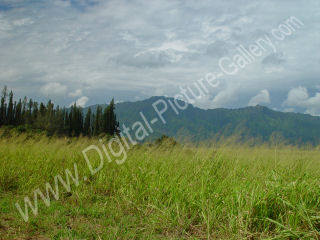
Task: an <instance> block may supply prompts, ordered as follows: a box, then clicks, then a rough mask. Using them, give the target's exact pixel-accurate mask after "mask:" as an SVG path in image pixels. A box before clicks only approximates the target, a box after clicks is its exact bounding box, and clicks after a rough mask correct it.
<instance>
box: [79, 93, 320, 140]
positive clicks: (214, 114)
mask: <svg viewBox="0 0 320 240" xmlns="http://www.w3.org/2000/svg"><path fill="white" fill-rule="evenodd" d="M159 99H162V100H164V101H165V102H167V103H168V101H169V100H170V101H171V102H173V99H172V98H171V99H170V98H166V97H152V98H149V99H145V100H142V101H137V102H123V103H118V104H116V113H117V116H118V117H119V122H120V127H122V124H125V125H126V126H131V125H132V124H133V123H134V122H135V121H138V120H140V121H141V116H140V114H139V112H143V114H144V115H145V116H146V118H147V119H148V120H149V121H150V120H151V119H154V118H155V117H158V116H157V113H156V112H155V110H154V109H153V107H152V104H153V103H154V102H156V101H157V100H159ZM167 105H168V110H167V111H166V112H165V113H164V114H163V117H164V118H165V120H166V124H163V123H162V122H161V121H158V122H157V123H155V124H153V125H152V128H153V130H154V133H153V134H152V135H150V138H151V140H155V139H156V138H159V137H161V135H162V134H166V135H168V136H172V137H175V138H177V139H187V140H188V141H192V142H200V141H207V140H212V139H216V140H217V141H219V140H223V139H224V138H226V137H230V136H238V139H239V141H242V142H246V141H247V140H249V139H254V140H255V142H256V143H263V142H274V141H282V142H286V143H287V144H294V145H301V144H302V145H303V144H307V143H309V144H312V145H318V144H320V117H315V116H311V115H307V114H301V113H285V112H278V111H273V110H271V109H269V108H267V107H263V106H256V107H245V108H240V109H224V108H217V109H208V110H204V109H200V108H197V107H194V106H193V105H191V104H189V105H188V108H187V109H185V110H180V111H179V115H177V114H176V113H175V112H174V110H173V109H172V108H171V107H170V104H169V103H168V104H167ZM92 108H95V106H93V107H92ZM84 110H85V111H86V109H84Z"/></svg>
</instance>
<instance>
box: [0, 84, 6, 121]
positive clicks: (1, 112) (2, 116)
mask: <svg viewBox="0 0 320 240" xmlns="http://www.w3.org/2000/svg"><path fill="white" fill-rule="evenodd" d="M7 96H8V89H7V86H4V88H3V90H2V96H1V104H0V126H1V125H4V124H5V123H6V111H7V110H6V100H7Z"/></svg>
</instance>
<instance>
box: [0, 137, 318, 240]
mask: <svg viewBox="0 0 320 240" xmlns="http://www.w3.org/2000/svg"><path fill="white" fill-rule="evenodd" d="M92 143H95V144H98V141H97V139H91V140H90V139H87V138H80V139H63V138H50V139H49V138H47V137H45V136H41V135H39V136H36V135H33V136H28V135H27V134H22V135H14V134H13V135H12V134H11V136H10V137H8V136H7V137H2V138H1V139H0V239H320V178H319V177H320V164H319V163H320V151H319V148H309V149H307V148H299V149H298V148H296V147H291V146H281V147H280V146H278V147H270V146H267V145H263V146H256V147H248V146H246V145H237V144H232V145H230V144H228V145H223V144H219V145H216V144H215V145H212V146H211V147H208V146H203V147H201V146H198V147H193V146H191V145H189V146H187V145H186V146H181V145H176V146H171V145H170V144H166V143H164V144H163V145H161V146H147V145H144V146H138V147H135V148H134V149H132V150H130V151H129V152H128V158H127V160H126V162H125V163H124V164H122V165H118V164H116V163H115V162H114V161H113V162H111V163H109V162H107V161H106V162H105V164H104V167H103V169H101V170H100V172H98V173H97V174H96V175H94V176H91V177H88V179H87V180H84V179H83V177H84V176H90V172H89V169H88V166H87V164H86V162H85V160H84V157H83V155H82V153H81V151H82V150H83V149H85V148H86V147H88V146H89V145H90V144H92ZM92 158H93V156H92ZM95 158H96V159H95V160H97V156H95ZM74 163H76V164H77V170H78V174H79V181H80V182H79V185H78V186H75V184H73V182H72V180H71V184H70V185H71V191H70V193H68V192H67V191H66V190H63V186H62V185H61V184H60V185H59V188H60V199H59V200H53V199H54V198H53V195H51V198H52V199H51V202H50V206H49V207H47V206H46V205H45V203H44V202H43V201H42V200H41V198H39V200H38V205H39V209H38V214H37V216H34V215H33V214H32V211H31V210H29V221H28V222H25V221H24V220H23V218H22V217H21V215H20V214H19V212H18V210H17V208H16V206H15V203H16V202H18V203H19V204H20V205H21V206H23V207H22V208H23V209H24V197H25V196H29V197H30V199H31V201H32V199H33V191H34V190H35V189H37V188H40V189H41V190H42V191H43V192H45V186H46V182H49V183H51V184H52V186H53V185H54V178H55V176H56V175H57V174H60V175H61V176H62V178H64V179H65V178H66V177H65V169H67V168H68V169H70V171H71V172H72V173H74V171H75V170H74Z"/></svg>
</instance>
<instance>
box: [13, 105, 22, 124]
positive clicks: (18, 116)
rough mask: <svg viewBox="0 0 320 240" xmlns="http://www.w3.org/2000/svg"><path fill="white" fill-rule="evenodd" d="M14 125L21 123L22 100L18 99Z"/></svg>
mask: <svg viewBox="0 0 320 240" xmlns="http://www.w3.org/2000/svg"><path fill="white" fill-rule="evenodd" d="M14 115H15V125H17V126H19V125H22V101H21V99H19V102H18V103H17V107H16V108H15V114H14Z"/></svg>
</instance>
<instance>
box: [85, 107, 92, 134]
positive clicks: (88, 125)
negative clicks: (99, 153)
mask: <svg viewBox="0 0 320 240" xmlns="http://www.w3.org/2000/svg"><path fill="white" fill-rule="evenodd" d="M91 118H92V116H91V108H90V107H89V109H88V112H87V114H86V117H85V120H84V125H83V133H84V135H86V136H89V137H91V135H92V131H91V123H92V122H91V121H92V120H91Z"/></svg>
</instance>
